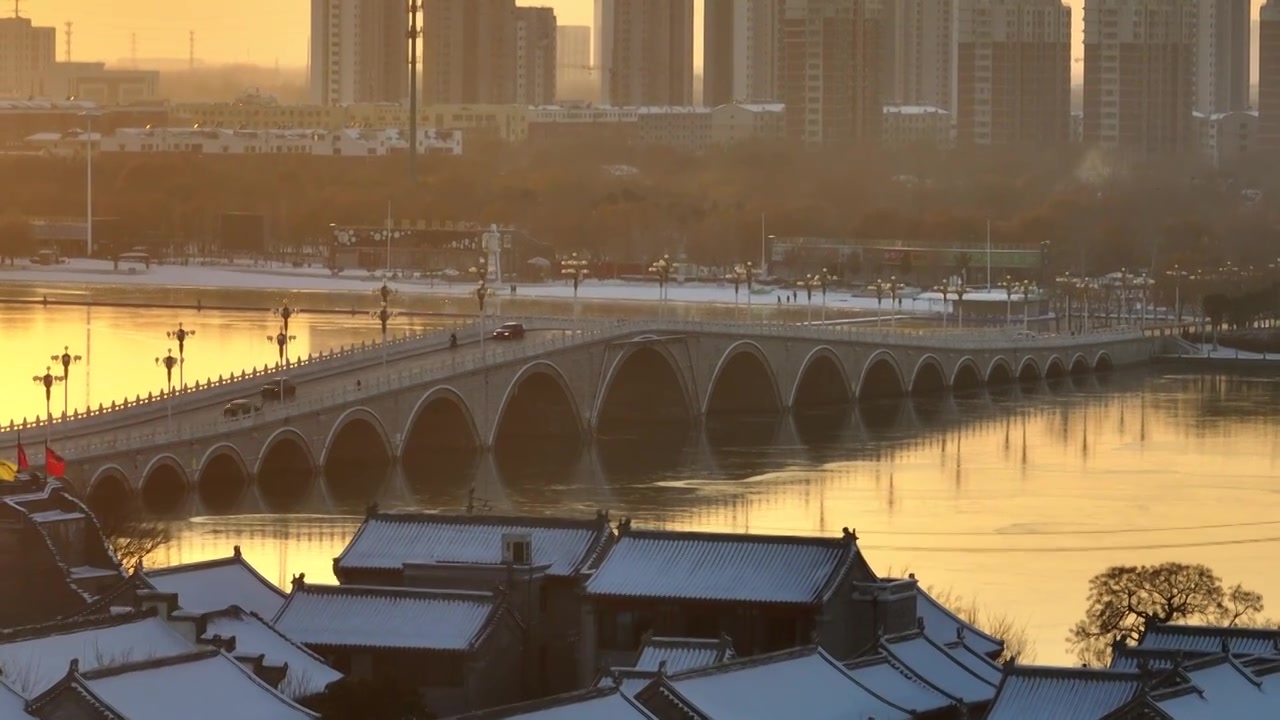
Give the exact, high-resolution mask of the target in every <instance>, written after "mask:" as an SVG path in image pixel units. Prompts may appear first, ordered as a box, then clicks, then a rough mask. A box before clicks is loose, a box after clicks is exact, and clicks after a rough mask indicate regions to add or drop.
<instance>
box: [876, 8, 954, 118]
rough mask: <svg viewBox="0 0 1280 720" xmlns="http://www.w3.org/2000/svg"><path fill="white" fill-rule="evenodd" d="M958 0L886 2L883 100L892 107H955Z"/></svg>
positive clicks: (882, 46)
mask: <svg viewBox="0 0 1280 720" xmlns="http://www.w3.org/2000/svg"><path fill="white" fill-rule="evenodd" d="M955 6H956V3H955V2H954V1H953V0H949V1H946V2H941V1H939V0H885V3H884V9H883V10H882V11H881V16H880V30H881V39H880V63H879V65H880V98H881V101H882V102H884V103H886V104H891V105H928V106H932V107H937V108H941V109H943V110H948V111H949V110H952V109H953V108H954V107H955V106H954V105H953V102H954V95H955V90H956V88H955V57H954V52H953V51H954V49H955V30H956V14H955Z"/></svg>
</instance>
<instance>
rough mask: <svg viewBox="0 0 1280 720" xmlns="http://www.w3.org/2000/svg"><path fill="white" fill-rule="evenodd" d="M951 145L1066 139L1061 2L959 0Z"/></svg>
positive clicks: (1066, 23) (1066, 58) (1067, 44)
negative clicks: (954, 113)
mask: <svg viewBox="0 0 1280 720" xmlns="http://www.w3.org/2000/svg"><path fill="white" fill-rule="evenodd" d="M957 26H958V27H957V44H956V110H955V112H956V141H957V142H958V143H962V144H963V143H969V144H976V145H1019V144H1027V145H1052V144H1057V143H1066V142H1070V140H1071V8H1070V7H1069V6H1068V5H1067V4H1066V3H1064V2H1062V0H960V5H959V8H958V17H957Z"/></svg>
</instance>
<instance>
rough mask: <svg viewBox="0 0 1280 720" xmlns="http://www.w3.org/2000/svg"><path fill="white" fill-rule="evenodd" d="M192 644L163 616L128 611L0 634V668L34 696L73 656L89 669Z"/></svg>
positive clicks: (184, 650) (176, 650)
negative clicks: (122, 613)
mask: <svg viewBox="0 0 1280 720" xmlns="http://www.w3.org/2000/svg"><path fill="white" fill-rule="evenodd" d="M194 648H195V645H193V644H192V643H190V642H188V641H187V640H186V639H185V638H183V637H182V636H181V635H179V634H178V633H177V632H175V631H174V630H173V629H172V628H170V627H169V626H168V625H167V624H166V623H165V622H164V621H163V620H161V619H159V618H156V617H154V616H153V615H151V614H150V613H130V614H127V615H117V616H105V617H97V618H86V619H83V620H75V621H65V622H58V623H50V624H48V625H35V626H32V627H28V628H20V629H17V630H10V631H5V632H0V670H2V671H3V675H4V677H6V678H7V679H8V682H9V683H10V684H11V685H12V687H13V689H14V690H16V691H17V692H18V693H20V694H21V695H22V696H23V697H26V698H32V697H35V696H36V695H38V694H39V693H41V692H43V691H44V690H45V689H47V688H48V687H49V686H51V685H53V684H54V683H56V682H57V681H58V680H59V679H60V678H62V676H63V675H65V674H66V672H67V666H68V665H69V664H70V662H71V661H72V660H78V661H79V665H80V667H81V668H82V669H85V670H91V669H93V668H97V667H100V666H103V665H111V664H115V663H120V662H126V661H139V660H150V659H152V658H159V657H172V656H174V655H181V654H183V653H187V652H190V651H191V650H193V649H194Z"/></svg>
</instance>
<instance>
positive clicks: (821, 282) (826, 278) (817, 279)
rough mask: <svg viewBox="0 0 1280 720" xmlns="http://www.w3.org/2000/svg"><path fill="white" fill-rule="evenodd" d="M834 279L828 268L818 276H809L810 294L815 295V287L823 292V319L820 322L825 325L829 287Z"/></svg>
mask: <svg viewBox="0 0 1280 720" xmlns="http://www.w3.org/2000/svg"><path fill="white" fill-rule="evenodd" d="M834 279H835V278H834V277H833V276H832V275H831V273H830V272H829V271H828V270H827V269H826V268H822V272H820V273H818V274H816V275H810V276H809V288H808V290H809V294H810V295H812V294H813V288H815V287H816V288H818V289H819V290H821V291H822V319H821V320H820V322H823V323H825V322H826V321H827V287H828V286H830V285H831V281H832V280H834Z"/></svg>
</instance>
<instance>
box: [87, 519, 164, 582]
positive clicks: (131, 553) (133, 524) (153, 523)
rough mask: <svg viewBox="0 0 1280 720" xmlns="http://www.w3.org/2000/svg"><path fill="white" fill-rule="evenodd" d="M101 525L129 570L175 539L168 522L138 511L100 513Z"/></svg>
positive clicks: (117, 555)
mask: <svg viewBox="0 0 1280 720" xmlns="http://www.w3.org/2000/svg"><path fill="white" fill-rule="evenodd" d="M98 524H99V526H101V528H102V535H103V536H104V537H105V538H106V539H107V542H109V543H111V549H112V550H114V551H115V553H116V557H117V558H119V559H120V564H121V565H123V566H124V567H126V568H133V567H136V566H137V565H138V563H140V562H142V561H143V560H145V559H146V558H147V557H148V556H149V555H151V554H152V553H154V552H155V551H157V550H159V549H160V548H162V547H164V546H165V545H168V544H169V542H170V541H172V540H173V533H172V532H171V530H170V529H169V525H168V523H165V522H162V521H160V520H155V519H152V518H147V517H144V516H143V515H142V514H141V513H138V512H134V511H123V510H117V511H115V512H105V513H99V514H98Z"/></svg>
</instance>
